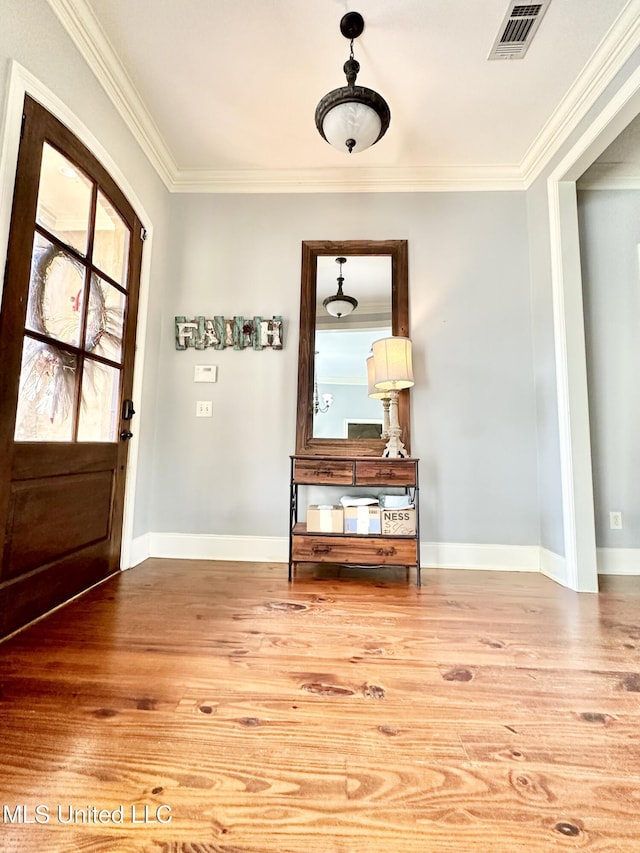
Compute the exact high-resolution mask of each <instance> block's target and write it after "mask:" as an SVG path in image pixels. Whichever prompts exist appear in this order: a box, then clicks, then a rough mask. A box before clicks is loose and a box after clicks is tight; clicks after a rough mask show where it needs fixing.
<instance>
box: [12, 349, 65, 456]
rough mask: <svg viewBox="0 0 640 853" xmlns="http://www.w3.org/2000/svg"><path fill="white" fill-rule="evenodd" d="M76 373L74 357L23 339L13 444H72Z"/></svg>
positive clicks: (62, 351) (60, 350)
mask: <svg viewBox="0 0 640 853" xmlns="http://www.w3.org/2000/svg"><path fill="white" fill-rule="evenodd" d="M77 372H78V360H77V356H75V355H73V354H72V353H69V352H66V351H65V350H64V349H62V347H57V346H54V345H52V344H45V343H42V342H41V341H36V340H34V339H33V338H30V337H25V339H24V344H23V347H22V369H21V372H20V385H19V391H18V412H17V417H16V429H15V440H16V441H71V440H72V438H73V410H74V402H75V386H76V376H77Z"/></svg>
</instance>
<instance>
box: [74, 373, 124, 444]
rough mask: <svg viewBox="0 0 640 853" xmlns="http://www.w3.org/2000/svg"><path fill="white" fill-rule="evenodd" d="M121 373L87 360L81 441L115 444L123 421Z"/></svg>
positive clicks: (84, 375) (83, 384)
mask: <svg viewBox="0 0 640 853" xmlns="http://www.w3.org/2000/svg"><path fill="white" fill-rule="evenodd" d="M119 397H120V371H119V370H117V369H116V368H115V367H109V365H107V364H101V363H100V362H99V361H93V360H90V359H87V360H86V361H85V363H84V369H83V371H82V402H81V404H80V420H79V423H78V441H115V440H116V436H117V431H118V423H119V420H120V412H119V406H118V401H119Z"/></svg>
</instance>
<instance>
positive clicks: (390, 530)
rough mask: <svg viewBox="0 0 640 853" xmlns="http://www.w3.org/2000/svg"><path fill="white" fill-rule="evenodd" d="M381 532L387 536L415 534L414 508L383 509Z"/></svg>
mask: <svg viewBox="0 0 640 853" xmlns="http://www.w3.org/2000/svg"><path fill="white" fill-rule="evenodd" d="M381 515H382V518H381V525H382V533H383V534H385V535H387V536H415V533H416V511H415V508H414V509H383V510H382V513H381Z"/></svg>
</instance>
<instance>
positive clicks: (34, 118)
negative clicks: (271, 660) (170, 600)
mask: <svg viewBox="0 0 640 853" xmlns="http://www.w3.org/2000/svg"><path fill="white" fill-rule="evenodd" d="M23 112H24V115H23V129H22V138H21V142H20V151H19V156H18V168H17V175H16V184H15V190H14V198H13V210H12V217H11V231H10V236H9V246H8V252H7V266H6V270H5V281H4V290H3V294H2V308H1V311H0V531H2V533H3V547H2V551H1V553H0V636H4V635H6V634H8V633H10V632H11V631H13V630H15V629H16V628H19V627H20V626H22V625H24V624H26V623H27V622H29V621H31V620H32V619H34V618H36V617H37V616H40V615H42V614H43V613H46V612H47V611H48V610H50V609H51V608H52V607H55V606H56V605H58V604H61V603H62V602H64V601H66V600H68V599H69V598H71V597H72V596H74V595H76V594H77V593H79V592H81V591H83V590H85V589H87V588H88V587H89V586H91V585H92V584H94V583H96V582H97V581H99V580H101V579H102V578H105V577H107V576H108V575H110V574H112V573H113V572H115V571H117V570H118V569H119V561H120V545H121V538H122V515H123V504H124V480H125V470H126V459H127V439H128V438H129V437H130V429H129V426H130V419H131V415H132V413H133V406H132V404H131V400H130V398H131V389H132V377H133V357H134V343H135V340H134V336H135V326H136V314H137V308H138V287H139V278H140V263H141V257H142V239H143V232H142V226H141V223H140V222H139V220H138V219H137V217H136V215H135V213H134V211H133V209H132V207H131V205H130V204H129V202H128V201H127V199H126V198H125V196H124V195H123V193H122V192H121V190H120V189H119V188H118V186H117V185H116V184H115V183H114V181H113V180H112V178H111V177H110V176H109V174H108V173H107V172H106V171H105V169H104V168H103V167H102V166H101V164H100V163H99V162H98V161H97V160H96V159H95V158H94V157H93V156H92V155H91V153H90V152H89V151H88V150H87V149H86V148H85V147H84V146H83V145H82V144H81V143H80V142H79V140H78V139H77V138H76V137H75V136H73V134H71V132H70V131H69V130H68V129H67V128H66V127H64V126H63V125H62V124H61V123H60V122H59V121H58V120H57V119H55V118H54V117H53V116H52V115H51V114H49V113H48V112H47V111H46V110H44V109H43V108H42V107H41V106H39V105H38V104H37V103H35V101H33V100H31V99H30V98H28V97H27V98H26V99H25V105H24V110H23Z"/></svg>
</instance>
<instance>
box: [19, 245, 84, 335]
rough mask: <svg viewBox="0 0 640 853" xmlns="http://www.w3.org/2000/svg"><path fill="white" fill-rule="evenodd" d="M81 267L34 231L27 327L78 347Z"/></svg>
mask: <svg viewBox="0 0 640 853" xmlns="http://www.w3.org/2000/svg"><path fill="white" fill-rule="evenodd" d="M83 295H84V267H83V265H82V264H81V263H80V261H78V260H76V259H75V258H74V257H73V256H72V255H70V254H69V253H68V252H66V251H65V250H64V249H61V248H60V247H59V246H56V245H54V244H53V243H51V242H49V240H47V239H45V238H44V237H42V236H40V234H36V236H35V240H34V243H33V255H32V257H31V280H30V282H29V301H28V306H27V329H29V330H31V331H32V332H39V333H40V334H41V335H47V337H50V338H55V339H56V340H58V341H62V342H63V343H65V344H72V345H73V346H78V345H79V343H80V328H81V325H82V307H83V305H82V303H83Z"/></svg>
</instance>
